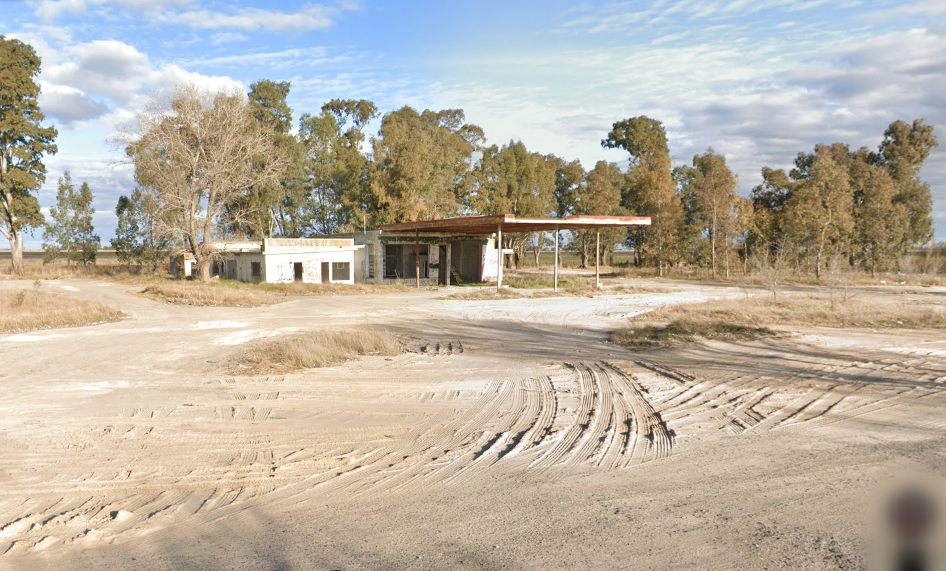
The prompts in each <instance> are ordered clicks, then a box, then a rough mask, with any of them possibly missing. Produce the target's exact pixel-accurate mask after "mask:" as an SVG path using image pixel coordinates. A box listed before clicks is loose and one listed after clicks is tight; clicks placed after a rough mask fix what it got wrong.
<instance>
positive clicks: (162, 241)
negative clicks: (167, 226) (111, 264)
mask: <svg viewBox="0 0 946 571" xmlns="http://www.w3.org/2000/svg"><path fill="white" fill-rule="evenodd" d="M159 215H160V212H159V210H158V204H157V203H156V202H155V200H154V197H153V196H152V194H151V193H150V192H146V191H144V190H142V189H141V188H135V190H134V191H133V192H132V193H131V195H130V196H125V195H122V196H120V197H118V203H117V204H116V205H115V216H116V218H118V225H117V226H116V228H115V237H114V238H112V239H111V240H110V242H111V245H112V248H114V249H115V253H116V255H117V257H118V260H119V261H120V262H122V263H137V264H141V265H143V266H148V267H150V268H151V271H155V270H156V269H157V268H158V265H160V263H161V261H162V260H163V259H165V256H166V255H167V253H168V250H169V249H170V247H171V245H170V241H169V240H168V239H167V238H166V237H162V236H161V235H160V232H159V230H158V221H159V220H158V217H159Z"/></svg>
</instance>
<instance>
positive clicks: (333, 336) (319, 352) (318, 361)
mask: <svg viewBox="0 0 946 571" xmlns="http://www.w3.org/2000/svg"><path fill="white" fill-rule="evenodd" d="M401 351H402V347H401V344H400V343H399V342H398V341H397V339H395V338H394V337H393V336H391V335H390V334H389V333H387V332H386V331H383V330H372V329H367V330H360V331H335V332H331V331H311V332H307V333H298V334H294V335H288V336H284V337H275V338H269V339H264V340H259V341H256V342H253V343H251V344H250V345H249V346H248V347H247V349H246V350H245V351H244V352H243V353H242V354H241V355H239V356H238V357H237V358H236V359H234V361H233V362H232V363H231V368H232V369H233V370H234V371H235V372H238V373H241V374H247V375H252V374H267V373H288V372H290V371H296V370H300V369H311V368H317V367H328V366H331V365H337V364H339V363H344V362H345V361H348V360H350V359H353V358H355V357H358V356H360V355H397V354H398V353H400V352H401Z"/></svg>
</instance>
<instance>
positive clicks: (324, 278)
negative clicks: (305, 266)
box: [322, 262, 332, 284]
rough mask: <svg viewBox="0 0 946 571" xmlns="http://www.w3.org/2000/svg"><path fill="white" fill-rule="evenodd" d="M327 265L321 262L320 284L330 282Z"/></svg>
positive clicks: (330, 276) (330, 277) (330, 275)
mask: <svg viewBox="0 0 946 571" xmlns="http://www.w3.org/2000/svg"><path fill="white" fill-rule="evenodd" d="M329 267H330V266H329V263H328V262H322V283H323V284H327V283H331V281H332V274H330V273H329Z"/></svg>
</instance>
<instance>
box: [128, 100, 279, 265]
mask: <svg viewBox="0 0 946 571" xmlns="http://www.w3.org/2000/svg"><path fill="white" fill-rule="evenodd" d="M137 123H138V130H139V131H138V132H139V133H140V137H138V138H136V139H135V140H134V141H132V142H131V143H130V144H129V145H128V146H127V148H126V152H127V154H128V156H129V157H131V159H132V161H133V162H134V165H135V177H136V179H137V181H138V184H139V185H141V186H142V187H143V188H147V189H150V190H151V191H152V192H153V195H154V197H155V201H156V203H157V205H158V208H159V220H160V224H159V227H158V232H159V233H160V234H161V235H164V236H167V237H168V238H170V239H171V240H172V241H173V242H174V243H175V244H177V246H178V248H179V250H180V251H182V252H188V253H190V254H191V255H193V256H194V259H195V260H196V261H197V266H198V268H199V270H200V277H201V279H202V280H205V281H206V280H209V279H210V269H211V262H212V261H213V257H214V255H215V247H214V243H215V242H217V241H219V240H222V239H225V238H227V235H226V234H227V231H228V230H227V229H228V228H234V227H238V226H239V223H240V222H243V221H246V220H249V219H250V218H251V217H252V216H253V215H254V214H256V212H254V211H252V209H253V208H254V206H253V205H255V204H260V201H257V200H246V198H247V197H248V195H249V194H250V193H252V192H255V190H254V189H257V188H265V187H267V186H269V185H272V184H277V183H278V182H279V180H280V177H281V176H282V175H283V172H284V171H285V169H286V166H287V164H288V159H287V158H284V157H281V156H280V154H281V153H280V152H279V150H278V147H277V145H276V142H275V135H274V132H273V130H272V129H269V128H266V127H265V126H263V125H261V124H260V122H259V121H256V120H255V119H254V117H253V112H252V109H251V107H250V105H249V104H248V102H247V100H246V96H245V95H244V94H242V93H239V94H237V93H225V92H217V93H202V92H201V91H200V90H199V89H198V88H197V87H195V86H192V85H191V86H182V87H178V88H177V89H176V90H175V91H174V93H173V96H172V98H171V101H170V104H169V105H167V104H163V103H162V101H161V99H160V98H159V97H157V96H155V97H153V98H152V101H151V105H149V107H148V108H147V109H146V110H145V111H144V112H142V113H140V114H139V115H138V117H137ZM264 158H265V160H264Z"/></svg>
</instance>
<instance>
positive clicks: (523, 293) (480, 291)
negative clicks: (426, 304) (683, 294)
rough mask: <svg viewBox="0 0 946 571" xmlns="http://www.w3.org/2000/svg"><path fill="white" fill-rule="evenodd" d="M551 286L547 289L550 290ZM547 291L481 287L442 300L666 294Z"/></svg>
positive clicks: (618, 289)
mask: <svg viewBox="0 0 946 571" xmlns="http://www.w3.org/2000/svg"><path fill="white" fill-rule="evenodd" d="M551 287H552V286H551V285H550V286H549V289H551ZM549 289H541V290H539V291H528V290H526V289H525V288H523V287H519V288H516V287H514V286H510V287H508V288H507V287H504V288H502V289H500V290H498V291H497V290H496V288H495V287H482V288H477V289H472V290H468V291H463V292H459V293H455V294H452V295H449V296H447V297H446V298H444V299H452V300H460V301H491V300H497V299H530V298H531V299H537V298H545V297H565V296H582V297H592V296H596V295H631V294H642V293H666V292H667V291H668V290H665V289H660V288H650V287H638V286H608V287H605V288H604V289H600V290H595V289H594V286H593V284H592V287H589V288H582V289H580V290H579V289H573V290H571V291H569V290H566V289H563V288H561V287H560V288H559V291H558V292H557V293H556V292H554V291H549Z"/></svg>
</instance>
